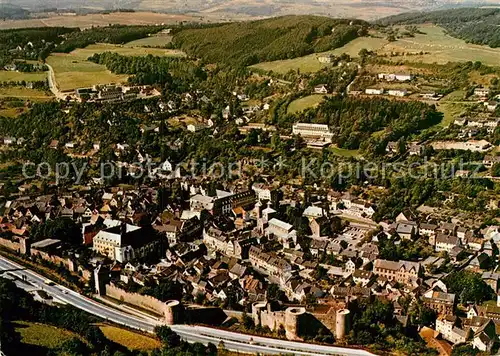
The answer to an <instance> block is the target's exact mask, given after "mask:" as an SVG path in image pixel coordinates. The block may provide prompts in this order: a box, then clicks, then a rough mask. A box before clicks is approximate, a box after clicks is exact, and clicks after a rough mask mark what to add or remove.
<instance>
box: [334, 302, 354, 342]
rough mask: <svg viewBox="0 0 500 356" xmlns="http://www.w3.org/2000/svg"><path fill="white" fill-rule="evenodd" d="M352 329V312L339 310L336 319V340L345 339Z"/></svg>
mask: <svg viewBox="0 0 500 356" xmlns="http://www.w3.org/2000/svg"><path fill="white" fill-rule="evenodd" d="M350 328H351V312H350V311H349V309H340V310H337V315H336V319H335V338H336V339H337V340H340V339H343V338H345V336H346V335H347V334H348V333H349V331H350Z"/></svg>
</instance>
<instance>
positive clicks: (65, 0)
mask: <svg viewBox="0 0 500 356" xmlns="http://www.w3.org/2000/svg"><path fill="white" fill-rule="evenodd" d="M2 5H11V6H12V7H18V8H22V9H24V10H28V11H30V12H32V13H37V12H41V11H43V10H44V9H51V8H54V9H57V10H59V11H64V10H73V11H79V10H80V11H84V12H86V11H88V12H101V11H116V10H133V11H146V12H155V13H166V14H186V15H193V16H201V17H205V18H211V19H213V18H220V19H231V18H233V17H234V18H236V19H237V18H241V19H245V18H249V19H250V18H264V17H275V16H283V15H320V16H321V15H322V16H328V17H340V18H346V17H352V18H359V19H364V20H376V19H381V18H383V17H387V16H392V15H397V14H401V13H407V12H420V11H432V10H439V9H446V8H460V7H500V1H497V0H494V1H484V0H483V1H461V0H455V1H451V0H437V1H432V0H423V1H418V0H395V1H379V0H360V1H347V0H339V1H324V2H321V3H319V2H315V1H312V0H310V1H309V0H299V1H295V2H293V3H290V2H287V1H284V0H274V1H271V0H263V1H260V2H257V1H255V0H254V1H251V0H246V1H244V2H239V1H236V0H215V1H214V2H211V3H210V4H208V3H206V2H202V1H200V0H186V1H182V2H181V1H180V0H173V1H171V2H167V3H165V2H160V1H157V0H99V1H98V0H83V1H81V0H16V1H14V0H0V7H1V6H2Z"/></svg>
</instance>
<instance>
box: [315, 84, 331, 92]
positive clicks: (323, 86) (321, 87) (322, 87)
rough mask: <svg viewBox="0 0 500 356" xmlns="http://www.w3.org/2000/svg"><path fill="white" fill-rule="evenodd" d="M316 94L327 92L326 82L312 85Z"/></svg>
mask: <svg viewBox="0 0 500 356" xmlns="http://www.w3.org/2000/svg"><path fill="white" fill-rule="evenodd" d="M314 93H316V94H328V86H327V85H326V84H319V85H316V86H315V87H314Z"/></svg>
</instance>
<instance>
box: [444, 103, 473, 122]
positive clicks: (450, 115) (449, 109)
mask: <svg viewBox="0 0 500 356" xmlns="http://www.w3.org/2000/svg"><path fill="white" fill-rule="evenodd" d="M472 104H473V103H472ZM467 105H468V104H462V103H447V102H445V101H443V102H440V103H439V105H438V106H436V108H437V110H438V111H439V112H442V113H443V120H441V122H440V123H439V126H441V127H448V126H449V125H450V124H451V123H453V121H455V119H456V118H457V117H459V116H460V114H461V113H463V112H464V111H465V109H466V108H467ZM469 105H470V104H469Z"/></svg>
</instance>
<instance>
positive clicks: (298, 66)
mask: <svg viewBox="0 0 500 356" xmlns="http://www.w3.org/2000/svg"><path fill="white" fill-rule="evenodd" d="M387 43H388V42H387V41H386V40H384V39H381V38H375V37H359V38H356V39H355V40H353V41H351V42H349V43H348V44H346V45H345V46H343V47H340V48H337V49H335V50H333V51H328V52H324V53H314V54H310V55H308V56H304V57H298V58H294V59H286V60H282V61H272V62H263V63H259V64H255V65H253V66H252V67H251V68H257V69H262V70H265V71H271V70H272V71H273V72H276V73H282V74H284V73H287V72H289V71H290V70H293V71H296V70H300V72H302V73H311V72H317V71H318V70H320V69H321V68H324V67H329V66H331V64H326V63H320V62H319V61H318V57H319V56H321V55H323V54H327V53H332V54H334V55H340V54H342V53H347V54H349V55H350V56H351V57H357V56H358V53H359V51H360V50H361V49H362V48H366V49H367V50H370V51H375V50H378V49H380V48H382V47H383V46H384V45H386V44H387Z"/></svg>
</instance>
